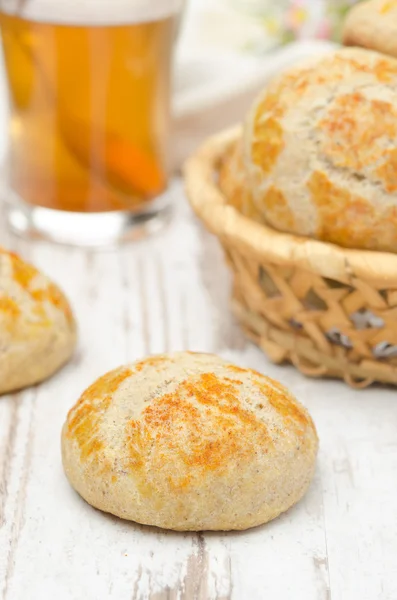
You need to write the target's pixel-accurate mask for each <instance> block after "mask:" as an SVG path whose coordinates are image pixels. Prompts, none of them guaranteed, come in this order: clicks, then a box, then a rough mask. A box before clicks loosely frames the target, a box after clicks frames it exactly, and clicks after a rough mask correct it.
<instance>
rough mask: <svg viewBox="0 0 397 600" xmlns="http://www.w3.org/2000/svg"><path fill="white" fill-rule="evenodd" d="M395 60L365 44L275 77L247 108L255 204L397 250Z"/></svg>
mask: <svg viewBox="0 0 397 600" xmlns="http://www.w3.org/2000/svg"><path fill="white" fill-rule="evenodd" d="M396 107H397V61H396V60H394V59H392V58H389V57H386V56H383V55H380V54H378V53H376V52H370V51H367V50H363V49H359V48H343V49H341V50H338V51H336V52H332V53H330V54H329V55H326V56H325V57H321V58H316V59H310V61H308V62H304V63H302V64H301V65H299V66H295V67H294V68H292V69H290V70H288V71H287V72H285V73H283V74H281V75H280V76H278V77H276V78H275V79H274V80H273V81H272V82H271V83H270V84H269V85H268V86H267V87H266V89H265V90H264V92H263V93H262V95H261V96H260V98H259V99H258V101H257V102H256V103H255V105H254V107H253V109H252V111H251V112H250V115H249V117H248V120H247V123H246V128H245V158H246V168H247V170H248V175H249V179H250V187H251V191H252V193H253V195H254V199H255V201H256V204H257V208H258V209H259V210H260V212H261V214H263V216H264V217H265V219H266V220H267V221H268V222H269V223H270V224H271V225H272V226H273V227H275V228H277V229H279V230H282V231H287V232H291V233H296V234H301V235H305V236H311V237H315V238H318V239H322V240H325V241H330V242H334V243H337V244H340V245H342V246H348V247H354V248H368V249H374V250H377V249H379V250H392V251H397V108H396Z"/></svg>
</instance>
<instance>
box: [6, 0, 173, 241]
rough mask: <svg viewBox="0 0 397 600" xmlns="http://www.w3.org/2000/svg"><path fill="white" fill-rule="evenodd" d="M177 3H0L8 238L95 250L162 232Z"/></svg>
mask: <svg viewBox="0 0 397 600" xmlns="http://www.w3.org/2000/svg"><path fill="white" fill-rule="evenodd" d="M181 4H182V0H0V25H1V32H2V42H3V53H4V61H5V66H6V73H7V79H8V88H9V96H10V135H9V150H8V168H7V178H8V191H7V193H6V214H7V218H8V222H9V225H10V227H11V229H12V230H14V231H15V232H17V233H20V234H23V235H25V236H30V237H41V238H46V239H51V240H53V241H59V242H66V243H73V244H77V245H102V244H108V243H114V242H116V241H120V240H125V239H134V238H136V237H138V236H141V235H142V234H144V233H146V232H147V231H148V230H153V229H156V228H157V227H159V226H160V225H161V223H162V221H163V220H164V217H165V214H166V212H167V206H168V202H167V200H166V196H167V194H166V193H165V192H166V189H167V181H168V175H169V172H168V164H167V154H168V142H169V133H170V131H169V130H170V97H171V93H170V89H171V65H172V57H173V46H174V42H175V37H176V29H177V26H178V23H179V17H180V10H181Z"/></svg>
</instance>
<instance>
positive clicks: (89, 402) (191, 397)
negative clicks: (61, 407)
mask: <svg viewBox="0 0 397 600" xmlns="http://www.w3.org/2000/svg"><path fill="white" fill-rule="evenodd" d="M317 443H318V442H317V435H316V431H315V428H314V425H313V422H312V420H311V418H310V416H309V415H308V413H307V411H306V410H305V409H304V408H303V407H302V406H301V405H300V404H299V403H298V402H297V401H296V400H295V399H294V398H293V397H292V396H291V395H290V394H289V392H288V391H287V390H286V389H285V388H284V387H283V386H281V385H280V384H278V383H277V382H274V381H273V380H271V379H269V378H266V377H264V376H263V375H261V374H260V373H257V372H255V371H250V370H246V369H239V368H238V367H237V368H236V367H234V366H233V365H230V364H229V363H227V362H225V361H223V360H221V359H219V358H217V357H215V356H211V355H205V354H194V353H177V354H174V355H163V356H160V357H154V358H153V357H152V358H150V359H148V362H146V361H143V362H142V361H141V362H140V363H135V364H133V365H130V366H128V367H125V368H121V369H118V370H116V371H114V372H112V373H109V374H107V375H105V377H103V378H101V379H99V380H98V381H97V382H96V383H95V384H94V386H91V388H89V389H88V390H87V391H86V392H85V393H84V394H83V395H82V397H81V399H80V400H79V402H78V403H77V404H76V406H75V407H74V408H73V409H72V410H71V411H70V413H69V415H68V418H67V421H66V423H65V426H64V429H63V435H62V448H63V462H64V467H65V471H66V474H67V476H68V478H69V480H70V482H71V484H72V485H73V486H74V487H75V489H76V490H77V491H78V492H79V493H80V494H81V495H82V496H83V497H84V498H85V499H86V500H87V501H88V502H89V503H91V504H92V505H93V506H95V507H97V508H100V509H102V510H105V511H107V512H111V513H113V514H116V515H118V516H120V517H124V518H126V519H131V520H135V521H138V522H140V523H145V524H149V525H156V526H159V527H164V528H169V529H176V530H203V529H215V530H216V529H224V530H228V529H245V528H248V527H252V526H255V525H258V524H261V523H264V522H266V521H268V520H270V519H272V518H274V517H276V516H277V515H278V514H280V513H281V512H283V511H285V510H287V509H288V508H289V507H290V506H291V505H292V504H294V503H295V502H296V501H297V500H299V498H301V496H302V495H303V494H304V492H305V491H306V489H307V486H308V485H309V482H310V479H311V477H312V474H313V469H314V464H315V456H316V452H317ZM231 490H233V498H234V499H233V502H230V492H231Z"/></svg>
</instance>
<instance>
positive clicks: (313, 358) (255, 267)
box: [225, 244, 397, 387]
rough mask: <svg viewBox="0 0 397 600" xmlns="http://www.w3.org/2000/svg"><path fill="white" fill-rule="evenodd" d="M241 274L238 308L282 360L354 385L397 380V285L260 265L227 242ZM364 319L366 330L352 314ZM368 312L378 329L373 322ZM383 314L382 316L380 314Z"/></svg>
mask: <svg viewBox="0 0 397 600" xmlns="http://www.w3.org/2000/svg"><path fill="white" fill-rule="evenodd" d="M225 250H226V254H227V257H228V261H229V263H230V265H231V267H232V269H233V271H234V275H235V278H234V294H233V310H234V313H235V314H236V316H237V318H238V319H239V320H240V322H241V323H242V325H243V327H244V330H245V331H246V333H247V335H248V336H249V337H250V338H251V339H252V340H253V341H254V342H255V343H257V344H258V345H259V346H260V347H261V348H262V349H263V350H264V351H265V352H266V354H267V355H268V356H269V358H270V359H271V360H272V361H274V362H276V363H282V362H285V361H290V362H292V363H293V364H294V365H295V366H296V367H297V368H298V369H299V370H300V371H302V372H303V373H304V374H305V375H308V376H312V377H322V376H336V377H343V378H344V379H345V381H346V382H347V383H348V384H349V385H351V386H354V387H367V386H368V385H370V384H371V383H373V382H374V381H384V382H389V383H395V384H397V290H381V289H376V287H373V286H371V285H368V284H367V283H366V282H364V281H362V280H360V279H356V278H352V281H351V284H350V285H345V284H343V283H340V282H338V281H335V280H332V279H328V278H325V277H321V276H319V275H317V274H315V273H311V272H309V271H305V270H302V269H299V268H294V267H281V266H280V265H276V264H272V263H268V262H266V261H263V262H260V263H259V262H257V263H255V262H253V261H252V259H250V258H249V257H245V256H243V255H241V253H239V252H236V251H234V250H233V249H232V248H231V247H230V246H229V245H228V244H225ZM352 315H356V316H357V317H358V318H359V317H360V316H361V317H362V324H361V328H360V329H358V328H357V323H356V322H354V320H352V318H351V316H352ZM366 315H371V320H372V321H373V322H374V323H375V324H376V326H373V325H372V326H371V325H370V324H367V326H365V321H366V318H365V317H366ZM374 317H375V318H374Z"/></svg>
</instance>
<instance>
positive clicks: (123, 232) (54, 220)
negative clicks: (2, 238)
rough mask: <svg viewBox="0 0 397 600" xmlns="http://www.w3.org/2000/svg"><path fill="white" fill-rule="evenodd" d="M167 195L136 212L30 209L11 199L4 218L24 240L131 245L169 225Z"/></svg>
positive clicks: (16, 199)
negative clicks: (129, 243) (130, 243)
mask: <svg viewBox="0 0 397 600" xmlns="http://www.w3.org/2000/svg"><path fill="white" fill-rule="evenodd" d="M168 196H169V194H168V193H166V194H165V195H164V196H162V197H161V198H159V199H157V200H155V201H153V202H151V203H150V204H148V206H147V207H144V208H143V209H142V210H140V211H138V212H134V213H132V212H129V211H114V212H101V213H79V212H68V211H62V210H53V209H50V208H43V207H41V206H33V205H31V204H27V203H26V202H23V201H22V200H20V199H19V198H15V197H13V198H12V199H9V200H6V203H5V214H6V219H7V222H8V225H9V227H10V229H11V231H13V232H14V233H15V234H17V235H19V236H21V237H23V238H25V239H36V240H47V241H51V242H55V243H57V244H66V245H72V246H82V247H85V248H100V247H109V246H115V245H117V244H120V243H126V242H133V241H137V240H140V239H143V238H145V237H147V236H148V235H152V234H153V233H157V232H158V231H159V230H161V229H162V228H163V227H164V226H165V225H166V224H167V223H168V221H169V218H170V215H171V206H170V203H169V197H168Z"/></svg>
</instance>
